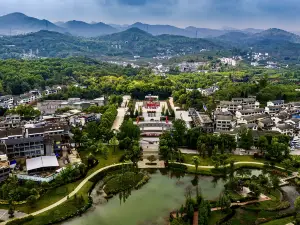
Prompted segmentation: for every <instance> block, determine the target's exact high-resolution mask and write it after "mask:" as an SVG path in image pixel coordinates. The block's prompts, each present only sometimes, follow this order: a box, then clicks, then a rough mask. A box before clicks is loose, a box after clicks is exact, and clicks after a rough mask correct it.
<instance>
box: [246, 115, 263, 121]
mask: <svg viewBox="0 0 300 225" xmlns="http://www.w3.org/2000/svg"><path fill="white" fill-rule="evenodd" d="M266 117H268V115H266V114H259V115H254V116H245V117H243V119H244V120H246V121H254V120H259V119H263V118H266Z"/></svg>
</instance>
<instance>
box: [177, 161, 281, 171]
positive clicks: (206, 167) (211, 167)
mask: <svg viewBox="0 0 300 225" xmlns="http://www.w3.org/2000/svg"><path fill="white" fill-rule="evenodd" d="M173 163H176V164H181V165H185V166H189V167H195V165H193V164H187V163H178V162H173ZM239 164H249V165H251V164H252V165H262V166H263V165H264V163H260V162H235V163H234V165H239ZM228 166H230V164H227V165H225V167H228ZM220 167H221V166H220ZM274 167H275V168H278V169H281V170H285V169H284V168H283V167H280V166H274ZM198 168H203V169H213V168H215V167H214V166H198Z"/></svg>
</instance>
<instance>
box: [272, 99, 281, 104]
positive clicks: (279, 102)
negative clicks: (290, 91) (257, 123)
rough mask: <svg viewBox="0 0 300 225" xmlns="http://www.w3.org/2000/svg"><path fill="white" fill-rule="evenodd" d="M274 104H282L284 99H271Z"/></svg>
mask: <svg viewBox="0 0 300 225" xmlns="http://www.w3.org/2000/svg"><path fill="white" fill-rule="evenodd" d="M272 102H273V103H274V104H284V100H274V101H272Z"/></svg>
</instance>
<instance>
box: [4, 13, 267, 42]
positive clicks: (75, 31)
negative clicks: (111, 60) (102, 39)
mask: <svg viewBox="0 0 300 225" xmlns="http://www.w3.org/2000/svg"><path fill="white" fill-rule="evenodd" d="M134 27H135V28H139V29H140V30H143V31H146V32H148V33H150V34H152V35H161V34H170V35H180V36H185V37H191V38H209V37H217V36H220V35H223V34H226V33H228V32H231V31H240V32H244V33H251V34H252V33H258V32H261V31H262V30H259V29H254V28H248V29H244V30H237V29H234V28H225V29H209V28H197V27H192V26H189V27H186V28H179V27H176V26H171V25H150V24H145V23H141V22H137V23H134V24H132V25H117V24H105V23H102V22H99V23H98V22H92V23H86V22H83V21H77V20H72V21H67V22H57V23H52V22H50V21H48V20H39V19H37V18H34V17H29V16H26V15H25V14H23V13H11V14H8V15H4V16H1V17H0V34H2V35H16V34H25V33H30V32H37V31H39V30H49V31H56V32H60V33H70V34H72V35H75V36H82V37H97V36H102V35H106V34H112V33H116V32H120V31H124V30H126V29H129V28H134Z"/></svg>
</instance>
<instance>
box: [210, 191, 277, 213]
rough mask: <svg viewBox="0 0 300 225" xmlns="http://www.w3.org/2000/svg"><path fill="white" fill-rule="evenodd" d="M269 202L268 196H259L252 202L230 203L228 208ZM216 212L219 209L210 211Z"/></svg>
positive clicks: (219, 208)
mask: <svg viewBox="0 0 300 225" xmlns="http://www.w3.org/2000/svg"><path fill="white" fill-rule="evenodd" d="M269 200H271V198H269V197H268V196H265V195H261V196H260V198H259V199H258V200H253V201H248V202H234V203H231V205H230V207H231V206H235V205H238V206H243V205H249V204H253V203H257V202H264V201H269ZM218 210H221V207H216V208H212V209H211V211H218Z"/></svg>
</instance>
